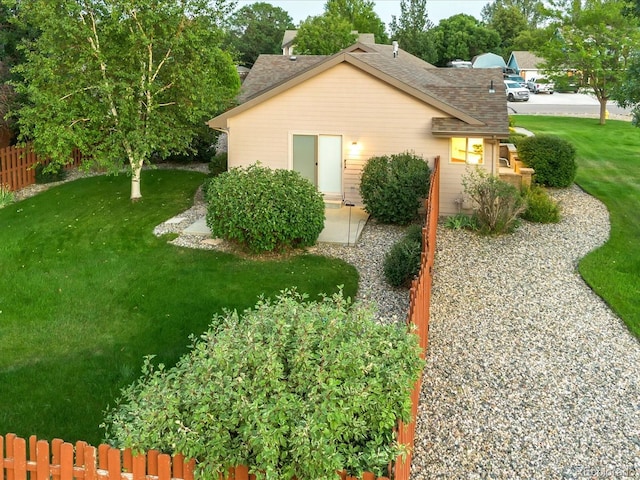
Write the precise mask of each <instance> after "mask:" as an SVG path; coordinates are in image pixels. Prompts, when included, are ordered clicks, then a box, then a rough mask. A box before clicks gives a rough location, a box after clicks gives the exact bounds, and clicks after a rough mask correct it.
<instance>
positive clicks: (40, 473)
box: [29, 436, 51, 480]
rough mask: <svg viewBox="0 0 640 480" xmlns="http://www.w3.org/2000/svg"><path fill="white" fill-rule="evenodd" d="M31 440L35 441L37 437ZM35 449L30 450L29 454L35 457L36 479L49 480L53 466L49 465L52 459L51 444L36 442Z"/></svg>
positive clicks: (42, 441) (43, 441) (41, 441)
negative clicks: (50, 453)
mask: <svg viewBox="0 0 640 480" xmlns="http://www.w3.org/2000/svg"><path fill="white" fill-rule="evenodd" d="M31 438H33V439H34V440H35V439H36V437H35V436H32V437H31ZM34 447H35V448H34V449H33V450H30V451H29V453H30V455H31V456H32V457H33V456H35V458H34V460H35V462H36V465H35V467H36V471H35V478H36V479H37V480H48V478H49V472H50V471H51V468H50V467H51V466H50V464H49V461H50V459H51V456H50V455H49V442H47V441H45V440H40V441H38V442H35V445H34Z"/></svg>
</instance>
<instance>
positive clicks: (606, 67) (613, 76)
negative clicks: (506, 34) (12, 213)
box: [539, 0, 640, 125]
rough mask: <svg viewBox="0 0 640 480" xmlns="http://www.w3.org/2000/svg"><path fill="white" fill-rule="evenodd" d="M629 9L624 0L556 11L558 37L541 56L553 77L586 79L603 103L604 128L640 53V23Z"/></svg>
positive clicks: (597, 0)
mask: <svg viewBox="0 0 640 480" xmlns="http://www.w3.org/2000/svg"><path fill="white" fill-rule="evenodd" d="M626 8H627V2H625V1H623V0H587V1H586V2H585V3H584V4H581V3H580V2H572V3H571V5H570V6H569V7H568V8H567V9H566V10H564V9H562V10H560V9H558V10H556V11H555V15H556V17H557V22H556V24H555V25H556V31H555V34H554V35H553V37H552V38H551V39H550V40H549V41H548V42H546V43H545V44H544V45H543V47H542V48H541V49H540V52H539V54H540V56H541V57H543V58H544V59H545V63H544V65H543V67H544V69H545V70H546V71H547V72H549V73H550V74H551V76H552V77H554V78H562V77H564V76H566V74H567V72H568V71H572V72H576V74H577V75H581V76H582V81H583V83H584V84H585V85H588V86H589V88H590V89H591V90H592V91H593V93H594V95H595V96H596V98H597V99H598V101H599V102H600V124H602V125H604V124H605V122H606V108H607V101H608V100H609V98H610V97H611V94H612V92H613V91H614V90H615V89H616V87H617V86H619V85H620V84H621V82H622V81H623V80H624V78H625V71H626V70H627V66H628V64H629V61H630V59H631V57H632V55H633V54H634V53H635V52H637V51H638V50H640V29H639V23H638V19H637V18H636V17H635V16H633V15H626V14H625V12H626Z"/></svg>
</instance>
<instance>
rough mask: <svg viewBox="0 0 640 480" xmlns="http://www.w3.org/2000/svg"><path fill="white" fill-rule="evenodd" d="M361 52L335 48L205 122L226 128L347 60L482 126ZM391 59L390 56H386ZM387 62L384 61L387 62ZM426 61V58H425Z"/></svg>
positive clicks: (382, 79)
mask: <svg viewBox="0 0 640 480" xmlns="http://www.w3.org/2000/svg"><path fill="white" fill-rule="evenodd" d="M358 47H364V48H362V50H365V51H366V50H369V51H370V50H373V49H372V48H371V47H370V46H368V45H364V44H360V45H358ZM371 54H372V55H376V54H375V53H371ZM361 55H367V54H366V53H365V54H358V53H350V52H345V51H342V52H339V53H337V54H335V55H333V56H331V57H328V58H327V59H325V60H321V61H319V62H318V63H317V64H314V65H312V66H311V67H309V68H307V69H306V70H303V71H301V72H299V73H297V74H296V75H294V76H293V77H289V78H287V79H284V80H283V81H281V82H279V83H276V84H274V85H272V86H271V87H270V88H267V89H265V90H263V91H262V92H259V93H258V94H256V95H255V96H254V97H251V98H249V99H247V100H246V101H245V102H244V103H242V104H240V105H238V106H237V107H234V108H232V109H231V110H228V111H227V112H225V113H223V114H221V115H218V116H217V117H214V118H212V119H211V120H209V121H208V122H207V125H208V126H209V127H211V128H214V129H221V130H224V129H225V128H227V120H228V119H229V118H231V117H234V116H236V115H238V114H240V113H242V112H245V111H247V110H249V109H251V108H253V107H255V106H256V105H259V104H261V103H263V102H265V101H267V100H269V99H271V98H273V97H275V96H277V95H279V94H281V93H283V92H286V91H287V90H289V89H291V88H292V87H295V86H297V85H300V84H302V83H304V82H305V81H307V80H309V79H311V78H313V77H315V76H317V75H319V74H320V73H323V72H325V71H327V70H329V69H331V68H333V67H335V66H336V65H339V64H341V63H348V64H350V65H352V66H354V67H356V68H358V69H360V70H361V71H363V72H365V73H368V74H369V75H372V76H374V77H376V78H378V79H379V80H381V81H383V82H385V83H387V84H389V85H391V86H393V87H395V88H397V89H398V90H400V91H402V92H405V93H406V94H408V95H410V96H412V97H414V98H416V99H418V100H420V101H421V102H423V103H426V104H428V105H431V106H433V107H434V108H436V109H438V110H441V111H442V112H444V113H447V114H449V115H451V116H453V117H455V118H457V119H459V120H461V121H463V122H465V123H466V124H468V125H472V126H474V127H479V126H483V125H485V123H484V122H482V121H480V120H478V119H477V118H475V117H473V116H472V115H469V114H468V113H466V112H465V111H463V110H461V109H459V108H457V107H455V106H453V105H451V104H449V103H447V102H444V101H442V100H440V99H439V98H437V97H435V96H433V95H430V94H429V93H427V92H426V91H424V90H421V89H419V88H417V87H414V86H412V85H410V84H408V83H406V82H404V81H401V80H399V79H398V78H397V77H395V76H393V75H391V74H390V73H387V72H385V71H384V70H383V69H382V68H384V67H382V68H381V67H380V66H377V65H372V62H366V61H364V60H363V59H362V58H365V57H362V58H360V56H361ZM378 55H379V54H378ZM390 61H391V62H393V60H390ZM388 64H389V63H388V62H387V65H388ZM425 64H426V62H425ZM426 65H427V66H429V64H426ZM416 70H417V71H418V72H419V71H420V70H421V69H414V71H416ZM424 73H425V75H427V74H428V69H427V68H425V69H424Z"/></svg>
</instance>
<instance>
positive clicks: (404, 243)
mask: <svg viewBox="0 0 640 480" xmlns="http://www.w3.org/2000/svg"><path fill="white" fill-rule="evenodd" d="M421 254H422V227H421V226H420V225H411V226H410V227H409V228H408V229H407V232H406V234H405V236H404V237H403V238H402V240H400V241H399V242H397V243H396V244H395V245H393V247H391V249H390V250H389V252H387V254H386V255H385V257H384V265H383V272H384V278H385V279H386V281H387V282H388V283H389V285H391V286H393V287H409V286H411V281H412V280H413V279H414V277H415V276H416V275H417V274H418V273H419V272H420V256H421Z"/></svg>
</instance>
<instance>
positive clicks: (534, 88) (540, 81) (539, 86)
mask: <svg viewBox="0 0 640 480" xmlns="http://www.w3.org/2000/svg"><path fill="white" fill-rule="evenodd" d="M527 88H528V89H529V91H530V92H531V93H548V94H550V95H551V94H553V82H551V81H550V80H548V79H546V78H537V79H536V78H532V79H531V80H529V81H528V82H527Z"/></svg>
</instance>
